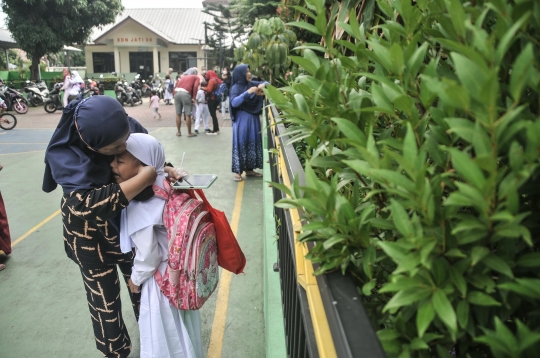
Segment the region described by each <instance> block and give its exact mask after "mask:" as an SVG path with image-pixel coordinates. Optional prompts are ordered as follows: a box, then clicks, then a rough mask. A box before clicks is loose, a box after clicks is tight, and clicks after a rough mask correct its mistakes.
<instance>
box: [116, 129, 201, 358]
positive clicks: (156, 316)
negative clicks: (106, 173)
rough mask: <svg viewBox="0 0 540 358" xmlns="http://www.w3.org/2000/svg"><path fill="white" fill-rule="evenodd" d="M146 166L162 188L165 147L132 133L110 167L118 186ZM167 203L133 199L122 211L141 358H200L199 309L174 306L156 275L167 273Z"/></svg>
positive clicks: (122, 236) (122, 237) (123, 240)
mask: <svg viewBox="0 0 540 358" xmlns="http://www.w3.org/2000/svg"><path fill="white" fill-rule="evenodd" d="M143 165H151V166H154V167H155V168H156V171H157V174H158V176H157V178H156V181H155V182H154V185H156V186H159V187H161V188H163V189H164V186H163V180H164V179H165V172H164V171H163V168H164V165H165V152H164V151H163V147H162V146H161V143H159V142H158V141H157V140H156V139H155V138H154V137H152V136H150V135H148V134H142V133H133V134H131V135H130V137H129V138H128V140H127V150H126V151H125V152H124V153H122V154H119V155H117V156H116V158H115V159H114V160H113V162H112V163H111V167H112V172H113V175H114V177H115V180H116V182H117V183H121V182H123V181H125V180H127V179H129V178H130V177H132V176H134V175H136V174H137V172H138V170H139V169H140V168H141V167H142V166H143ZM164 206H165V201H164V200H163V199H161V198H159V197H157V196H154V197H151V198H150V199H147V200H144V201H142V200H141V201H139V200H137V198H135V199H134V200H132V201H131V202H130V203H129V205H128V207H127V208H125V209H124V210H123V211H122V218H121V226H120V248H121V250H122V252H130V251H131V250H132V247H134V248H135V253H136V254H135V259H134V260H133V270H132V274H131V279H130V281H129V286H130V289H131V291H132V292H139V291H140V292H141V311H140V316H139V331H140V335H141V337H140V338H141V357H160V358H169V357H170V358H173V357H174V358H177V357H182V358H202V342H201V323H200V322H201V321H200V315H199V311H181V310H179V309H177V308H176V307H174V306H173V305H171V304H170V303H169V300H168V299H167V298H166V297H165V296H164V295H163V293H162V292H161V290H160V288H159V286H158V284H157V283H156V280H155V279H154V273H155V272H156V270H159V271H160V272H161V273H162V274H164V273H165V269H166V267H167V254H168V240H167V231H166V229H165V227H164V226H163V208H164Z"/></svg>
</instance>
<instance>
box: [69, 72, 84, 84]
mask: <svg viewBox="0 0 540 358" xmlns="http://www.w3.org/2000/svg"><path fill="white" fill-rule="evenodd" d="M71 73H72V74H73V76H72V77H71V81H72V82H74V83H84V80H83V79H82V78H81V75H79V72H77V71H71Z"/></svg>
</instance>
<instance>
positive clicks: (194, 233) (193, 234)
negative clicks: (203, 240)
mask: <svg viewBox="0 0 540 358" xmlns="http://www.w3.org/2000/svg"><path fill="white" fill-rule="evenodd" d="M206 214H208V211H202V212H201V213H200V214H199V215H198V216H197V218H196V219H195V222H194V223H193V228H192V229H191V233H190V235H189V241H188V244H187V247H186V257H187V258H189V256H188V255H189V250H190V249H191V244H192V243H193V241H195V239H196V238H197V237H198V235H199V233H200V232H201V230H202V228H203V227H204V226H205V225H204V224H203V225H202V226H200V227H199V223H200V222H201V220H202V218H203V217H204V216H205V215H206ZM205 224H206V223H205ZM188 264H189V260H187V259H186V260H185V261H184V272H185V273H186V275H187V274H188Z"/></svg>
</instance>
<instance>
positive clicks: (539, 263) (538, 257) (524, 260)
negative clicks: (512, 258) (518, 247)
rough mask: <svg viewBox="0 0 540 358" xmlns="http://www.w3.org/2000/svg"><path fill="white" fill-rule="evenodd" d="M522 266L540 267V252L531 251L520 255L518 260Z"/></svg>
mask: <svg viewBox="0 0 540 358" xmlns="http://www.w3.org/2000/svg"><path fill="white" fill-rule="evenodd" d="M516 263H517V264H518V266H522V267H540V252H531V253H528V254H524V255H523V256H520V257H519V258H518V260H517V262H516Z"/></svg>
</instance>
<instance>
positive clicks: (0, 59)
mask: <svg viewBox="0 0 540 358" xmlns="http://www.w3.org/2000/svg"><path fill="white" fill-rule="evenodd" d="M8 57H9V63H11V64H16V63H17V61H18V59H19V55H17V52H15V51H13V50H11V49H10V50H9V54H8ZM0 68H2V69H3V68H8V67H7V64H6V52H5V51H0Z"/></svg>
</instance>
